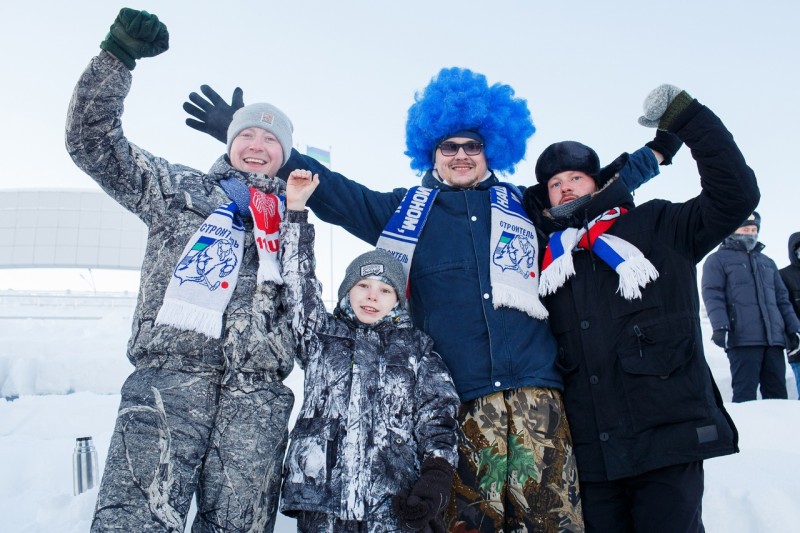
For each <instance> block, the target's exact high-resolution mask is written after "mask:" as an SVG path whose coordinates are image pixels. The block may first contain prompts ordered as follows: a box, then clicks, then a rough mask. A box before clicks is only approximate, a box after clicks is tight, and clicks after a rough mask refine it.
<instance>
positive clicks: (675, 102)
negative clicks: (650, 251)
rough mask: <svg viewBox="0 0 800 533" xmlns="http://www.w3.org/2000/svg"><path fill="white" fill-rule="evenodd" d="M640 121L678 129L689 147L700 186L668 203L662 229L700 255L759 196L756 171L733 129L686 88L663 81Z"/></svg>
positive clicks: (745, 213) (697, 257)
mask: <svg viewBox="0 0 800 533" xmlns="http://www.w3.org/2000/svg"><path fill="white" fill-rule="evenodd" d="M644 108H645V114H644V116H642V117H640V119H639V122H640V123H641V124H643V125H646V126H655V127H658V128H659V129H664V130H666V131H669V132H671V133H674V134H676V135H677V136H678V137H680V139H681V140H682V141H683V142H684V143H685V144H686V146H687V147H688V148H689V149H690V150H691V152H692V157H693V158H694V160H695V162H696V163H697V170H698V173H699V174H700V186H701V189H702V190H701V192H700V194H699V195H698V196H696V197H695V198H692V199H691V200H688V201H687V202H684V203H682V204H670V205H669V206H668V207H667V211H666V218H665V219H664V221H665V222H666V221H667V220H668V223H663V224H660V225H659V232H660V234H661V235H662V236H663V237H664V238H665V239H666V240H667V242H670V243H671V244H672V245H674V246H676V247H677V248H679V249H683V250H686V251H688V252H689V253H691V254H692V257H693V258H694V260H695V261H700V260H701V259H702V258H703V257H704V256H705V255H706V254H707V253H708V252H709V251H711V250H712V249H713V248H714V247H715V246H716V245H717V244H719V243H720V242H721V241H722V239H724V238H725V237H726V236H728V235H730V234H731V233H733V231H734V230H735V229H736V228H737V227H738V226H739V223H740V222H741V221H742V220H744V219H745V218H747V216H748V215H749V214H750V213H752V212H753V209H755V207H756V206H757V205H758V202H759V199H760V198H761V195H760V192H759V190H758V183H757V182H756V177H755V173H754V172H753V170H752V169H751V168H750V167H749V166H747V162H746V161H745V159H744V155H742V152H741V151H740V150H739V147H738V146H737V145H736V142H735V141H734V139H733V135H731V133H730V132H729V131H728V129H727V128H726V127H725V125H724V124H723V123H722V121H721V120H720V119H719V117H717V116H716V115H715V114H714V113H713V112H712V111H711V110H710V109H709V108H707V107H706V106H704V105H702V104H700V103H699V102H698V101H697V100H696V99H694V98H692V97H691V96H690V95H689V94H688V93H687V92H686V91H682V90H681V89H679V88H678V87H675V86H672V85H666V84H665V85H661V86H659V87H657V88H656V89H654V90H653V91H651V93H650V94H649V95H648V97H647V98H646V99H645V105H644Z"/></svg>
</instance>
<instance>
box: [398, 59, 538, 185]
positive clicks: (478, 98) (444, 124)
mask: <svg viewBox="0 0 800 533" xmlns="http://www.w3.org/2000/svg"><path fill="white" fill-rule="evenodd" d="M463 131H472V132H475V133H477V134H478V135H480V137H481V138H482V140H483V141H482V142H483V144H484V146H485V150H484V153H485V154H486V161H487V163H488V165H489V168H491V169H493V170H495V171H497V172H504V173H509V174H513V173H514V167H515V166H516V164H517V163H519V162H520V161H521V160H522V159H523V158H524V157H525V148H526V145H527V142H528V139H529V138H530V137H531V135H533V133H534V132H535V131H536V128H535V127H534V126H533V121H532V120H531V113H530V111H529V110H528V106H527V104H526V102H525V100H523V99H521V98H516V97H515V96H514V89H513V88H511V86H509V85H503V84H500V83H495V84H494V85H492V86H491V87H490V86H489V84H488V83H487V81H486V76H484V75H483V74H478V73H475V72H472V71H471V70H469V69H462V68H456V67H453V68H445V69H442V70H441V71H439V74H438V75H437V76H436V77H435V78H434V79H433V80H431V82H430V84H428V86H427V87H426V88H425V90H424V91H423V92H422V93H418V94H417V95H416V98H415V102H414V104H413V105H412V106H411V108H410V109H409V110H408V120H407V122H406V148H407V149H406V152H405V153H406V155H407V156H408V157H410V158H411V168H413V169H414V170H417V171H419V172H425V171H427V170H428V169H430V168H431V165H432V163H433V160H432V156H434V151H435V150H436V148H437V147H438V145H439V143H440V142H442V141H443V140H444V139H445V138H447V137H450V136H452V135H453V134H455V133H458V132H463Z"/></svg>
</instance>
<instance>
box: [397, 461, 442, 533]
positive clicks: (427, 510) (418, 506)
mask: <svg viewBox="0 0 800 533" xmlns="http://www.w3.org/2000/svg"><path fill="white" fill-rule="evenodd" d="M452 489H453V467H452V465H451V464H450V463H448V462H447V461H445V460H444V459H442V458H440V457H432V458H428V459H426V460H425V462H424V463H422V472H421V475H420V478H419V479H418V480H417V482H416V483H414V486H413V487H411V492H410V493H406V492H405V491H402V492H400V493H399V494H397V495H395V496H393V497H392V509H393V510H394V512H395V514H396V515H397V517H398V518H399V519H400V520H399V522H400V526H401V527H403V528H405V529H409V530H411V531H417V530H420V529H423V528H427V530H430V531H433V532H437V533H438V532H442V533H444V532H445V531H446V528H445V526H444V520H443V518H442V514H443V513H444V510H445V508H446V507H447V502H448V501H449V500H450V491H451V490H452Z"/></svg>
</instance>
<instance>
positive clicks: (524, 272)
mask: <svg viewBox="0 0 800 533" xmlns="http://www.w3.org/2000/svg"><path fill="white" fill-rule="evenodd" d="M534 261H536V247H535V246H534V245H533V244H532V243H531V241H529V240H528V238H527V237H525V236H523V235H516V234H514V233H510V232H508V231H503V234H502V235H500V240H499V241H498V242H497V246H495V249H494V253H493V254H492V262H493V263H494V264H495V265H497V266H499V267H500V268H501V269H503V270H504V271H505V270H512V271H514V272H518V273H519V274H520V275H521V276H522V277H523V278H528V277H529V276H530V275H531V269H532V268H533V265H534Z"/></svg>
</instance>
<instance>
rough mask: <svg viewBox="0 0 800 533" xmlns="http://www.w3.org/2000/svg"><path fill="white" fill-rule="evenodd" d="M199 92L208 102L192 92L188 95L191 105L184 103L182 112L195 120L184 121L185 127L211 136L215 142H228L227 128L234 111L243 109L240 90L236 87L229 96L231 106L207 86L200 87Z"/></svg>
mask: <svg viewBox="0 0 800 533" xmlns="http://www.w3.org/2000/svg"><path fill="white" fill-rule="evenodd" d="M200 90H201V91H202V92H203V94H204V95H205V97H206V98H208V100H204V99H203V97H202V96H200V95H199V94H197V93H195V92H193V93H190V94H189V100H191V103H189V102H184V103H183V110H184V111H186V112H187V113H189V114H190V115H192V116H193V117H195V118H197V119H198V120H194V119H191V118H187V119H186V125H187V126H189V127H190V128H194V129H196V130H197V131H200V132H202V133H207V134H208V135H211V136H212V137H214V138H215V139H216V140H218V141H220V142H223V143H227V142H228V126H229V125H230V123H231V120H233V114H234V113H236V110H237V109H239V108H242V107H244V99H243V93H242V90H241V89H240V88H239V87H237V88H235V89H234V90H233V96H231V105H228V104H227V102H225V100H223V99H222V97H221V96H220V95H218V94H217V92H216V91H215V90H214V89H212V88H211V87H209V86H208V85H201V86H200ZM192 104H194V105H192Z"/></svg>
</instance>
